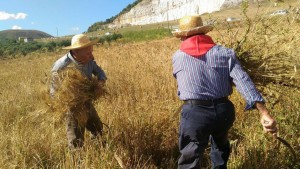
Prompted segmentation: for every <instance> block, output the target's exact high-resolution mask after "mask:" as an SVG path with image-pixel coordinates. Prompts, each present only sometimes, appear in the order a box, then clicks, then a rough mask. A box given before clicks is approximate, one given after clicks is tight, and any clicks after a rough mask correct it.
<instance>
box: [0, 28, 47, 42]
mask: <svg viewBox="0 0 300 169" xmlns="http://www.w3.org/2000/svg"><path fill="white" fill-rule="evenodd" d="M19 37H27V38H33V39H40V38H50V37H53V36H52V35H50V34H48V33H45V32H42V31H39V30H24V29H22V30H13V29H8V30H3V31H0V39H10V40H17V39H18V38H19Z"/></svg>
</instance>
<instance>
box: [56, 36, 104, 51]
mask: <svg viewBox="0 0 300 169" xmlns="http://www.w3.org/2000/svg"><path fill="white" fill-rule="evenodd" d="M97 42H98V39H95V40H92V41H91V40H90V39H89V37H87V36H86V35H84V34H78V35H75V36H73V38H72V41H71V46H67V47H64V48H62V49H68V50H71V49H80V48H84V47H88V46H92V45H94V44H96V43H97Z"/></svg>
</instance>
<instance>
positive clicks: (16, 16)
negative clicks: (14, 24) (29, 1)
mask: <svg viewBox="0 0 300 169" xmlns="http://www.w3.org/2000/svg"><path fill="white" fill-rule="evenodd" d="M26 17H27V14H26V13H17V14H10V13H7V12H5V11H0V20H9V19H25V18H26Z"/></svg>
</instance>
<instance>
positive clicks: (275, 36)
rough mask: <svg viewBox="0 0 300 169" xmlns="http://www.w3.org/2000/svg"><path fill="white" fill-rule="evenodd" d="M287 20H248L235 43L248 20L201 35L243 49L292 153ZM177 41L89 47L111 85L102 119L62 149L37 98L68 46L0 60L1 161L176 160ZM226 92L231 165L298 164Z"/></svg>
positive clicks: (296, 130)
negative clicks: (98, 136)
mask: <svg viewBox="0 0 300 169" xmlns="http://www.w3.org/2000/svg"><path fill="white" fill-rule="evenodd" d="M290 21H292V20H291V18H290V20H288V19H286V18H284V17H280V18H277V19H274V21H272V22H273V23H276V24H273V25H269V23H268V22H264V24H255V23H254V24H253V25H251V32H250V33H248V34H247V39H246V40H244V41H243V44H242V43H241V44H242V45H241V47H239V46H238V45H237V42H241V40H242V39H244V37H245V32H247V24H246V23H245V26H244V27H235V28H228V27H226V29H224V27H217V28H216V30H215V31H213V32H211V33H209V35H211V36H212V37H213V38H214V39H216V40H217V42H218V43H220V44H223V45H226V46H229V47H234V48H237V52H238V54H239V55H240V56H250V55H251V57H249V58H241V59H242V60H244V61H243V63H249V65H247V66H246V67H245V68H247V71H248V72H249V73H250V74H252V76H253V78H254V79H255V82H256V84H257V85H258V88H259V90H260V91H261V92H262V93H263V95H264V97H265V99H266V101H267V107H268V108H269V110H270V112H271V114H272V115H274V116H275V118H276V120H277V122H278V126H279V136H280V137H282V138H284V139H286V140H287V141H288V142H289V143H290V144H291V146H292V147H293V149H294V150H295V152H296V154H297V156H298V158H299V155H300V124H299V121H300V104H299V103H300V91H299V89H300V88H299V83H298V82H299V70H298V69H299V65H300V60H299V57H300V56H299V53H300V49H299V45H300V39H299V32H300V23H299V21H298V22H296V21H294V22H290ZM257 23H258V21H257ZM263 31H265V33H264V34H262V32H263ZM179 44H180V42H179V40H178V39H176V38H164V39H162V40H153V41H147V42H130V43H121V42H116V43H112V44H111V45H108V44H104V45H99V46H95V48H94V55H95V60H96V62H97V63H98V64H99V65H101V66H102V68H103V69H104V70H105V71H106V73H107V76H108V81H107V84H106V88H107V90H108V93H109V94H108V95H106V96H105V97H104V98H101V99H99V100H97V101H96V102H95V103H94V104H95V107H96V110H97V111H98V113H99V116H100V117H101V119H102V121H103V122H104V123H105V128H104V136H103V138H102V140H91V139H90V134H89V133H86V140H85V146H84V147H83V148H82V149H81V150H78V151H76V152H70V151H69V150H68V148H67V140H66V131H65V130H66V129H65V128H66V126H65V121H64V118H63V116H59V115H57V114H55V113H53V112H51V111H49V110H48V109H47V106H46V105H45V101H44V97H45V91H46V90H47V88H48V85H49V84H48V78H49V72H50V69H51V66H52V64H53V62H54V61H55V60H56V59H58V58H59V57H60V56H62V55H63V54H64V52H66V51H62V50H59V51H57V52H54V53H32V54H31V55H29V56H26V57H24V58H18V59H9V60H0V77H1V81H0V113H1V115H2V117H1V118H0V140H1V143H0V168H3V169H6V168H22V169H23V168H24V169H25V168H89V169H90V168H101V169H115V168H143V169H154V168H163V169H169V168H170V169H171V168H176V167H177V165H176V164H177V159H178V157H179V152H178V147H177V146H178V144H177V135H178V134H177V133H178V124H179V117H180V116H179V114H176V112H177V109H178V107H179V106H180V105H181V104H182V102H180V101H179V100H178V98H177V95H176V93H177V92H176V90H177V88H176V81H175V79H174V78H173V76H172V54H173V53H174V52H175V51H176V50H177V49H178V47H179ZM245 51H248V53H247V54H245ZM280 58H281V59H280ZM250 63H252V64H250ZM251 66H252V67H251ZM260 75H264V76H260ZM259 77H260V78H259ZM261 77H265V79H261ZM261 80H265V81H261ZM230 99H231V100H232V101H233V103H234V104H235V106H236V121H235V123H234V126H233V128H232V129H231V130H230V140H231V145H232V154H231V156H230V160H229V164H228V167H229V168H232V169H244V168H246V169H248V168H249V169H252V168H254V169H260V168H266V169H271V168H282V169H285V168H295V169H296V168H299V167H300V164H299V161H298V164H296V165H293V160H294V159H293V156H292V154H291V152H290V151H289V149H288V148H286V147H285V146H284V145H283V144H280V142H278V141H277V140H275V139H273V138H272V137H271V136H270V135H268V134H265V133H263V131H262V128H261V126H260V123H259V113H258V112H257V111H256V110H252V111H247V112H244V110H243V109H244V106H245V103H244V100H243V98H242V97H241V96H240V95H239V93H238V92H236V91H234V93H233V94H232V95H231V96H230ZM102 142H104V144H102ZM208 153H209V148H207V151H206V153H205V159H204V164H203V168H210V161H209V156H208Z"/></svg>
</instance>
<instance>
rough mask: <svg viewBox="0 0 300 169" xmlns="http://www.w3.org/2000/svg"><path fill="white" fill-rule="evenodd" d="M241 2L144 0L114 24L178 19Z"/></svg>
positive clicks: (136, 23) (235, 0)
mask: <svg viewBox="0 0 300 169" xmlns="http://www.w3.org/2000/svg"><path fill="white" fill-rule="evenodd" d="M240 2H242V0H143V1H142V2H140V3H139V4H137V5H136V6H135V7H133V8H132V9H131V10H130V11H129V12H128V13H125V14H123V15H121V16H119V17H118V18H116V19H115V20H114V22H113V24H114V26H117V27H118V26H122V25H145V24H150V23H158V22H164V21H168V20H176V19H179V18H181V17H183V16H185V15H193V14H203V13H211V12H213V11H218V10H220V9H221V8H222V7H223V6H226V7H230V6H235V5H237V4H239V3H240ZM111 26H113V25H111Z"/></svg>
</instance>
